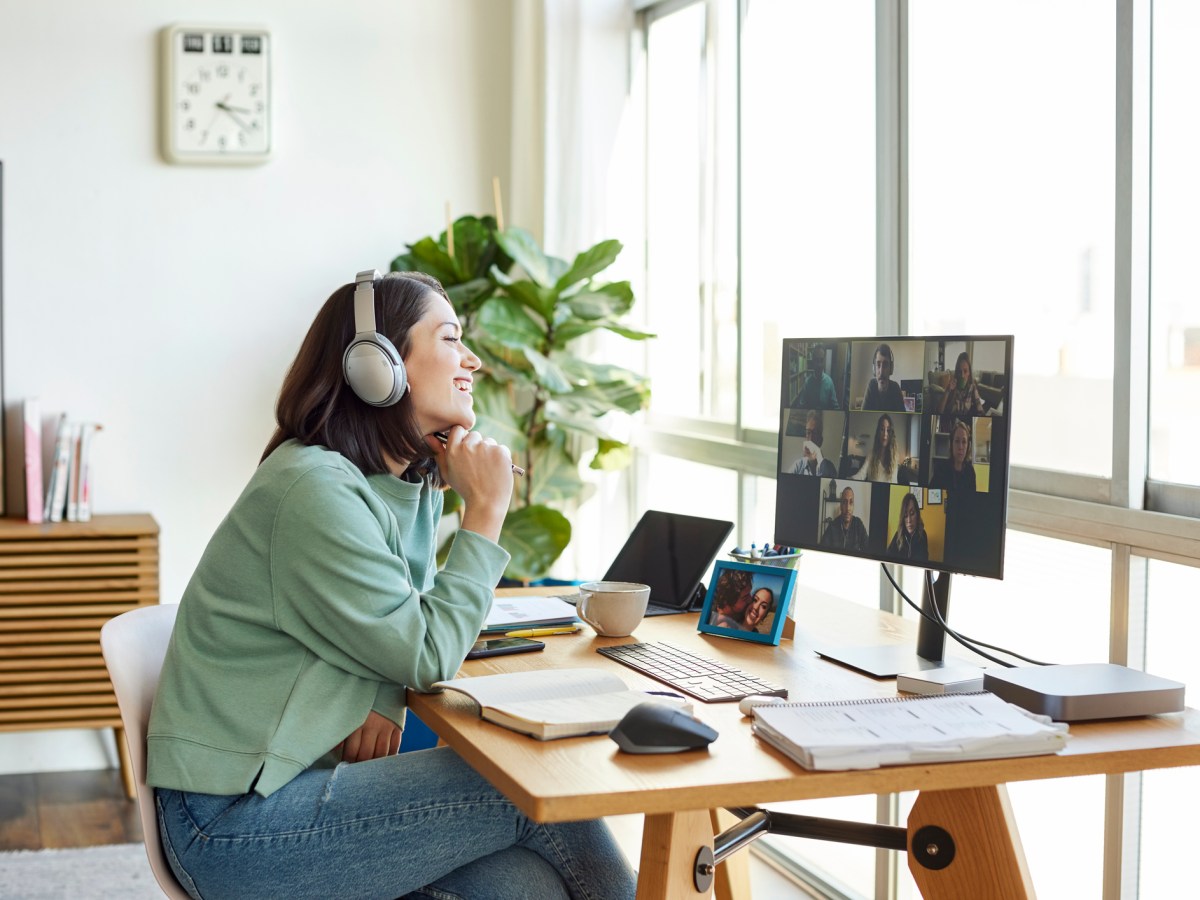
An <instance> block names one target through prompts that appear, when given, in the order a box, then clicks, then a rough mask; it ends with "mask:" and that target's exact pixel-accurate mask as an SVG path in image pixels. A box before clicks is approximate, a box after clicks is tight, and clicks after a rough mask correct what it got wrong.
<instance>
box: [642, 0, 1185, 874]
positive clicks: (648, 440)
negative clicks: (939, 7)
mask: <svg viewBox="0 0 1200 900" xmlns="http://www.w3.org/2000/svg"><path fill="white" fill-rule="evenodd" d="M717 2H719V0H663V2H659V3H655V2H653V0H642V2H639V3H636V4H635V9H637V10H638V11H639V17H638V27H640V28H642V29H645V28H646V27H647V24H648V22H649V21H650V20H651V18H652V17H654V16H660V15H667V14H669V13H670V12H672V11H675V10H678V9H680V8H682V7H683V6H686V5H690V3H702V4H706V5H707V6H708V7H709V8H710V15H709V17H708V18H709V21H712V15H711V8H712V6H713V4H715V3H717ZM747 5H748V4H747V3H746V0H739V10H738V23H739V51H740V29H741V23H742V21H743V19H744V17H745V15H746V11H747ZM1113 9H1114V12H1115V15H1116V40H1115V46H1114V47H1113V53H1114V62H1115V69H1116V84H1115V86H1114V89H1113V91H1114V92H1113V103H1114V106H1115V111H1116V128H1115V134H1114V141H1115V170H1114V172H1113V189H1114V192H1115V209H1114V235H1113V240H1114V298H1113V307H1114V317H1115V321H1114V335H1113V340H1114V357H1113V373H1114V378H1113V434H1112V449H1113V453H1112V471H1111V473H1110V475H1109V476H1108V477H1104V476H1093V475H1080V474H1075V473H1065V472H1059V471H1051V470H1046V469H1040V468H1035V467H1030V466H1020V465H1013V466H1012V467H1011V470H1010V488H1009V526H1010V527H1012V528H1015V529H1019V530H1022V531H1026V532H1030V533H1033V534H1039V535H1044V536H1048V537H1053V538H1057V539H1060V540H1067V541H1074V542H1080V543H1085V544H1089V545H1093V546H1097V547H1101V548H1106V549H1109V550H1110V551H1111V553H1112V567H1111V578H1110V581H1111V586H1112V596H1111V599H1110V607H1109V615H1110V637H1109V661H1110V662H1114V663H1120V664H1125V665H1131V666H1138V665H1142V664H1143V661H1144V653H1145V644H1144V640H1145V627H1144V623H1145V616H1146V601H1145V597H1144V596H1143V594H1144V591H1142V590H1141V589H1140V587H1138V588H1136V589H1133V588H1132V586H1133V585H1134V584H1138V583H1139V582H1138V577H1139V576H1138V573H1139V571H1141V570H1142V569H1143V568H1144V563H1141V564H1139V563H1138V562H1137V560H1136V559H1135V558H1144V559H1161V560H1165V561H1169V562H1175V563H1180V564H1184V565H1189V566H1193V567H1200V487H1196V486H1191V485H1184V484H1178V483H1172V482H1163V481H1156V480H1152V479H1150V478H1149V476H1148V471H1149V470H1148V445H1149V433H1150V423H1149V378H1150V330H1149V329H1150V317H1151V312H1152V310H1151V285H1150V270H1149V255H1150V249H1151V243H1150V239H1151V235H1150V217H1149V211H1150V175H1151V172H1150V164H1151V158H1150V152H1149V151H1150V141H1151V127H1152V119H1151V99H1152V95H1151V81H1150V71H1151V50H1152V46H1151V32H1152V25H1153V18H1152V15H1153V7H1152V0H1114V2H1113ZM875 43H876V190H877V194H876V198H877V199H876V282H877V290H876V313H877V324H876V329H877V332H878V333H880V334H904V333H906V324H907V319H908V312H909V310H908V295H907V253H908V233H907V215H906V211H907V208H908V199H909V198H908V183H907V182H908V170H907V143H908V127H907V124H908V123H907V100H908V98H907V89H908V85H907V61H908V2H907V0H896V2H889V0H876V2H875ZM644 46H645V44H644V42H643V47H644ZM739 70H740V59H739ZM739 133H740V119H739ZM739 194H740V186H739ZM738 234H739V247H738V259H739V261H740V259H741V256H742V254H741V247H740V234H741V222H740V210H739V222H738ZM741 293H742V292H741V276H740V271H739V275H738V296H739V308H738V325H739V341H738V356H739V367H738V373H737V374H738V379H739V382H740V379H741V377H742V372H741V364H740V363H741V356H742V349H741V345H742V342H741V321H742V318H741V304H740V297H741ZM737 397H738V405H737V410H736V415H735V419H734V421H715V420H711V419H701V418H694V417H680V416H671V415H666V414H662V413H653V414H650V415H648V416H647V417H646V422H645V427H644V428H643V429H641V431H640V433H639V435H638V437H637V439H636V447H637V449H638V451H639V452H642V453H653V454H665V455H667V456H677V457H686V458H688V459H692V460H695V461H697V462H703V463H707V464H709V465H714V466H720V467H723V468H729V469H732V470H734V471H736V472H737V473H738V475H739V484H740V485H747V484H748V483H749V482H750V480H751V479H753V478H755V477H765V478H770V479H774V478H775V475H776V464H777V460H776V450H775V447H776V442H777V434H776V433H775V432H774V431H766V430H762V429H755V428H748V427H744V426H743V424H742V409H741V390H740V383H739V390H738V391H737ZM634 495H635V496H637V487H636V485H635V486H634ZM739 498H740V505H741V507H742V508H741V509H739V517H738V526H739V531H738V539H739V540H740V541H744V540H746V539H748V538H747V536H746V535H745V534H744V533H743V532H742V529H743V528H744V523H746V522H747V521H749V520H750V518H751V517H750V516H749V514H748V512H749V510H751V509H752V508H753V507H752V504H753V502H754V501H753V490H752V489H746V488H745V487H741V488H739ZM1142 578H1144V573H1143V574H1142ZM1144 583H1145V582H1144V580H1143V581H1141V582H1140V584H1144ZM892 593H893V592H892V591H891V590H890V587H885V585H884V584H883V583H882V578H881V588H880V606H881V608H883V609H887V610H894V603H895V600H894V598H893V596H892ZM1140 792H1141V776H1140V775H1138V774H1131V775H1123V776H1110V777H1109V778H1108V779H1107V782H1106V796H1105V809H1106V814H1105V849H1104V886H1105V891H1104V896H1105V897H1119V896H1123V893H1122V889H1121V881H1122V872H1131V873H1134V872H1136V871H1137V868H1138V865H1139V853H1138V842H1139V834H1140V821H1139V819H1138V806H1139V798H1140ZM878 808H879V812H880V816H879V818H880V821H894V820H895V815H896V808H897V805H896V803H895V802H894V798H891V799H888V798H882V797H881V798H879V804H878ZM886 856H887V854H886V853H883V852H881V857H886ZM889 869H890V871H889ZM895 885H896V875H895V871H894V861H892V863H891V865H886V864H885V865H877V867H876V896H878V897H881V898H882V897H892V896H895V889H896V888H895Z"/></svg>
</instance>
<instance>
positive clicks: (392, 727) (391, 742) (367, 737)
mask: <svg viewBox="0 0 1200 900" xmlns="http://www.w3.org/2000/svg"><path fill="white" fill-rule="evenodd" d="M333 749H334V752H335V753H340V754H341V756H342V762H348V763H356V762H366V761H367V760H368V759H379V758H380V757H381V756H395V755H396V752H397V751H398V750H399V749H400V726H398V725H397V724H396V723H395V722H393V721H392V720H391V719H388V718H385V717H384V716H381V715H380V714H379V713H377V712H375V710H371V711H370V712H369V713H367V721H365V722H363V723H362V724H361V725H359V726H358V727H357V728H356V729H354V731H352V732H350V736H349V737H347V738H346V739H345V740H344V741H342V742H341V743H340V744H338V745H337V746H336V747H334V748H333Z"/></svg>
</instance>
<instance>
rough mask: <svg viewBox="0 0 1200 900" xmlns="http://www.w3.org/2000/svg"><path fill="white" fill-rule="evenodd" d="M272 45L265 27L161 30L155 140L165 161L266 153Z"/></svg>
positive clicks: (227, 160) (209, 161) (249, 159)
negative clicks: (159, 102)
mask: <svg viewBox="0 0 1200 900" xmlns="http://www.w3.org/2000/svg"><path fill="white" fill-rule="evenodd" d="M271 49H272V48H271V35H270V32H268V31H267V29H265V28H258V27H252V26H232V25H229V26H222V25H171V26H168V27H167V28H164V29H163V30H162V32H161V45H160V51H161V57H162V59H161V63H162V64H161V67H160V71H161V80H162V84H161V92H162V132H161V140H162V154H163V157H164V158H165V159H166V160H167V162H171V163H195V164H204V165H213V164H215V165H245V164H253V163H262V162H265V161H266V160H267V159H269V158H270V156H271V120H272V118H273V110H272V108H271Z"/></svg>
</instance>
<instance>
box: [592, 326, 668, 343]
mask: <svg viewBox="0 0 1200 900" xmlns="http://www.w3.org/2000/svg"><path fill="white" fill-rule="evenodd" d="M604 327H605V328H607V329H608V330H609V331H611V332H612V333H613V334H619V335H620V336H621V337H623V338H629V340H631V341H645V340H649V339H650V338H656V337H658V335H657V334H651V333H650V332H649V331H637V330H636V329H633V328H626V327H625V326H623V325H614V324H612V323H611V322H606V323H604Z"/></svg>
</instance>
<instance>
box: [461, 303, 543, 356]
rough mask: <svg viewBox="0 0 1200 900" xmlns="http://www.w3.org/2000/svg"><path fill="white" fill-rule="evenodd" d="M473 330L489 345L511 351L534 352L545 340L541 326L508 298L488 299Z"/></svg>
mask: <svg viewBox="0 0 1200 900" xmlns="http://www.w3.org/2000/svg"><path fill="white" fill-rule="evenodd" d="M475 327H476V328H477V329H478V330H479V331H482V332H484V333H485V334H486V336H487V337H486V340H487V341H488V343H489V344H492V345H495V344H500V345H502V346H505V347H512V348H515V349H521V350H524V349H525V348H527V347H533V348H537V347H540V346H541V345H542V341H543V340H544V339H545V332H544V331H543V330H542V326H541V325H540V324H538V323H537V322H535V321H534V320H533V319H532V318H530V316H529V313H527V312H526V311H525V308H524V307H523V306H522V305H521V304H519V303H516V302H514V301H513V300H512V299H511V298H509V297H492V298H491V299H490V300H488V301H487V302H486V303H484V304H483V306H481V307H480V308H479V314H478V315H477V316H476V317H475Z"/></svg>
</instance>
